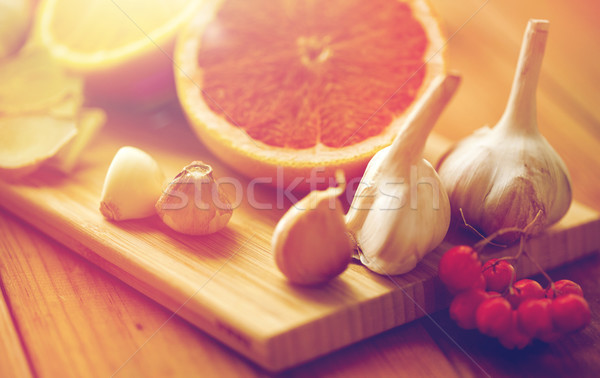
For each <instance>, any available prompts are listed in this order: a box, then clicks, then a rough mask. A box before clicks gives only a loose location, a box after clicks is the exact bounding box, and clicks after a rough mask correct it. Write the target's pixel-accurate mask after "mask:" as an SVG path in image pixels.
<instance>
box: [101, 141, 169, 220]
mask: <svg viewBox="0 0 600 378" xmlns="http://www.w3.org/2000/svg"><path fill="white" fill-rule="evenodd" d="M164 182H165V175H164V173H163V172H162V170H161V169H160V167H159V165H158V163H157V162H156V161H155V160H154V159H153V158H152V156H150V155H148V154H147V153H145V152H144V151H142V150H140V149H138V148H135V147H130V146H125V147H122V148H121V149H119V151H117V153H116V154H115V157H114V158H113V160H112V162H111V163H110V166H109V168H108V172H107V173H106V178H105V179H104V186H103V187H102V194H101V200H100V212H101V213H102V215H104V217H106V218H107V219H109V220H115V221H122V220H126V219H138V218H146V217H149V216H151V215H154V203H155V202H156V200H157V199H158V198H159V197H160V195H161V193H162V186H163V184H164Z"/></svg>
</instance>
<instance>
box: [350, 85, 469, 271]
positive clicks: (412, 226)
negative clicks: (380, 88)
mask: <svg viewBox="0 0 600 378" xmlns="http://www.w3.org/2000/svg"><path fill="white" fill-rule="evenodd" d="M459 82H460V77H459V76H457V75H452V74H450V75H448V76H441V77H438V78H436V79H435V80H434V81H433V82H432V83H431V86H430V87H429V89H428V90H427V92H426V93H425V94H424V95H423V97H422V98H421V100H420V101H419V102H418V103H417V104H416V106H415V108H414V110H413V111H412V112H411V113H410V114H409V116H408V118H407V120H406V123H405V124H404V126H403V128H402V129H401V130H400V131H399V133H398V135H397V136H396V139H395V140H394V142H393V143H392V145H391V146H389V147H386V148H384V149H382V150H381V151H379V152H378V153H377V154H376V155H375V156H374V157H373V158H372V159H371V161H370V162H369V165H368V166H367V169H366V171H365V173H364V175H363V178H362V180H361V182H360V184H359V186H358V188H357V192H356V194H355V196H354V200H353V201H352V204H351V205H350V210H349V211H348V214H347V215H346V225H347V227H348V229H349V231H350V232H351V234H352V235H353V238H354V241H355V243H356V246H355V249H356V250H357V251H358V255H359V257H360V260H361V262H362V263H363V265H365V266H366V267H367V268H369V269H370V270H372V271H374V272H376V273H379V274H384V275H395V274H403V273H406V272H408V271H410V270H412V269H413V268H414V267H415V266H416V265H417V263H418V262H419V261H420V260H421V259H422V258H423V257H424V256H425V255H426V254H427V253H429V252H430V251H432V250H433V249H434V248H435V247H437V246H438V245H439V244H440V243H441V242H442V240H443V239H444V237H445V236H446V232H447V231H448V227H449V225H450V203H449V201H448V196H447V194H446V191H445V190H444V187H443V186H442V184H441V182H440V179H439V176H438V175H437V173H436V171H435V170H434V169H433V167H432V166H431V164H429V162H428V161H426V160H425V159H423V157H422V156H423V149H424V147H425V142H426V140H427V136H428V135H429V133H430V131H431V129H432V128H433V126H434V124H435V121H436V120H437V119H438V117H439V116H440V114H441V112H442V110H443V109H444V107H445V105H446V104H447V102H448V101H449V100H450V98H451V97H452V95H453V94H454V92H455V90H456V88H457V87H458V84H459Z"/></svg>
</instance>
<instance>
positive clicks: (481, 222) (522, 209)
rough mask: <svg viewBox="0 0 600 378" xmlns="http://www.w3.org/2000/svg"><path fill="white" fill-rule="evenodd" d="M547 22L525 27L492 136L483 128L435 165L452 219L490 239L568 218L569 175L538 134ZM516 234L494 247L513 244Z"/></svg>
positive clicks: (540, 227) (490, 132) (539, 227)
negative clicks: (505, 231) (460, 219)
mask: <svg viewBox="0 0 600 378" xmlns="http://www.w3.org/2000/svg"><path fill="white" fill-rule="evenodd" d="M548 26H549V24H548V22H547V21H544V20H530V21H529V24H528V26H527V31H526V32H525V36H524V40H523V45H522V47H521V53H520V57H519V63H518V66H517V71H516V74H515V78H514V82H513V86H512V91H511V94H510V98H509V101H508V104H507V107H506V110H505V112H504V114H503V116H502V117H501V119H500V121H499V122H498V123H497V124H496V126H495V127H494V128H492V129H490V128H488V127H484V128H482V129H480V130H477V131H476V132H475V133H473V135H471V136H469V137H467V138H465V139H464V140H462V141H461V142H459V143H458V144H457V145H456V146H455V147H454V148H453V149H452V150H451V151H450V152H449V153H448V154H447V155H446V157H445V158H443V159H442V161H441V162H440V163H439V169H438V170H439V174H440V177H441V179H442V182H443V184H444V186H445V187H446V190H447V191H448V194H449V197H450V203H451V204H452V208H453V210H454V211H455V212H457V211H458V210H459V209H462V211H463V213H464V215H465V218H466V220H467V222H468V223H469V224H471V225H472V226H474V227H476V228H478V229H479V230H480V231H481V232H482V233H484V234H486V235H489V234H492V233H494V232H495V231H498V230H499V229H502V228H507V227H518V228H521V229H523V228H525V227H526V226H527V225H528V224H530V223H531V222H532V221H533V220H534V219H535V217H536V215H537V214H538V212H539V211H541V216H540V218H539V219H538V221H536V224H535V225H534V226H533V228H531V229H530V230H529V232H530V233H531V234H535V233H537V232H540V231H541V230H543V229H544V228H545V227H546V226H547V225H550V224H552V223H554V222H556V221H558V220H559V219H560V218H562V217H563V215H564V214H565V213H566V212H567V210H568V208H569V205H570V203H571V199H572V194H571V183H570V178H569V173H568V171H567V167H566V165H565V164H564V162H563V161H562V160H561V158H560V156H559V155H558V154H557V153H556V151H554V149H553V148H552V147H551V146H550V144H549V143H548V142H547V141H546V139H545V138H544V137H543V136H542V135H541V134H540V132H539V130H538V127H537V114H536V88H537V81H538V76H539V72H540V68H541V64H542V58H543V54H544V48H545V44H546V39H547V35H548ZM518 237H519V234H518V233H509V234H504V235H502V236H500V237H498V238H497V239H496V240H497V241H499V242H502V243H511V242H514V241H515V240H516V239H517V238H518Z"/></svg>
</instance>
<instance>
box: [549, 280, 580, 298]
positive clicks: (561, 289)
mask: <svg viewBox="0 0 600 378" xmlns="http://www.w3.org/2000/svg"><path fill="white" fill-rule="evenodd" d="M567 294H575V295H579V296H580V297H583V289H581V286H579V285H578V284H576V283H575V282H573V281H571V280H560V281H556V282H555V283H554V290H552V285H550V286H548V288H546V298H550V299H554V298H557V297H560V296H563V295H567Z"/></svg>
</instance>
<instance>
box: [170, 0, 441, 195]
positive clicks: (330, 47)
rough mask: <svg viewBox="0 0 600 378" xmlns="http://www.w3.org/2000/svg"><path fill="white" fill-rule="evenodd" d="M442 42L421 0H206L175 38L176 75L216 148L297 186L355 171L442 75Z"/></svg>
mask: <svg viewBox="0 0 600 378" xmlns="http://www.w3.org/2000/svg"><path fill="white" fill-rule="evenodd" d="M442 49H443V39H442V34H441V32H440V29H439V25H438V22H437V19H436V17H435V16H434V15H433V13H432V11H431V8H430V7H429V6H428V4H427V3H426V2H424V1H422V0H414V1H398V0H373V1H359V0H354V1H349V0H343V1H342V0H339V1H328V2H317V1H300V0H297V1H272V0H260V1H252V2H247V1H243V0H224V1H213V2H207V3H205V4H204V7H203V9H202V10H201V11H200V12H199V13H198V14H197V16H196V17H195V18H194V20H193V21H192V22H191V23H190V24H189V26H188V27H187V29H185V30H184V31H183V33H182V34H181V35H180V37H179V40H178V46H177V48H176V52H175V62H176V65H175V78H176V84H177V90H178V96H179V99H180V102H181V104H182V107H183V109H184V111H185V112H186V115H187V116H188V118H189V120H190V123H191V124H192V126H193V128H194V130H195V131H196V133H197V134H198V136H199V137H200V139H201V140H202V141H203V142H204V143H205V144H206V146H207V147H208V148H209V149H210V150H211V151H212V152H213V153H214V154H216V155H217V156H218V157H220V158H221V159H222V160H224V161H225V162H227V163H228V164H229V165H231V166H232V167H234V168H236V169H237V170H239V171H240V172H242V173H244V174H246V175H248V176H250V177H254V178H261V182H269V181H270V182H271V183H272V184H275V185H279V186H288V185H292V184H293V183H296V184H297V186H298V187H299V188H303V189H306V188H307V187H308V186H309V185H311V183H310V182H307V181H306V179H312V180H313V181H312V182H313V183H315V182H318V181H319V179H321V181H323V180H322V179H326V178H328V177H333V174H334V171H335V169H336V168H342V169H344V170H345V171H346V174H347V175H348V176H349V177H356V176H358V175H360V173H361V171H362V169H363V168H364V166H365V164H366V162H367V161H368V160H369V159H370V158H371V157H372V156H373V154H374V153H375V152H377V151H378V150H379V149H381V148H382V147H384V146H386V145H387V144H389V143H390V142H391V140H392V139H393V137H394V135H395V134H396V132H397V130H398V128H399V127H400V125H401V124H402V121H403V119H404V116H405V114H407V111H408V109H409V108H410V107H411V106H412V104H413V103H414V102H415V100H416V99H417V98H418V97H419V96H420V95H421V93H422V92H423V90H424V88H425V87H426V86H427V85H428V84H429V82H430V81H431V80H432V78H433V77H435V76H436V75H437V74H439V73H440V72H442V71H443V70H444V58H443V54H442V53H441V50H442ZM298 179H300V180H298ZM321 183H322V184H325V185H326V184H328V182H321Z"/></svg>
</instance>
